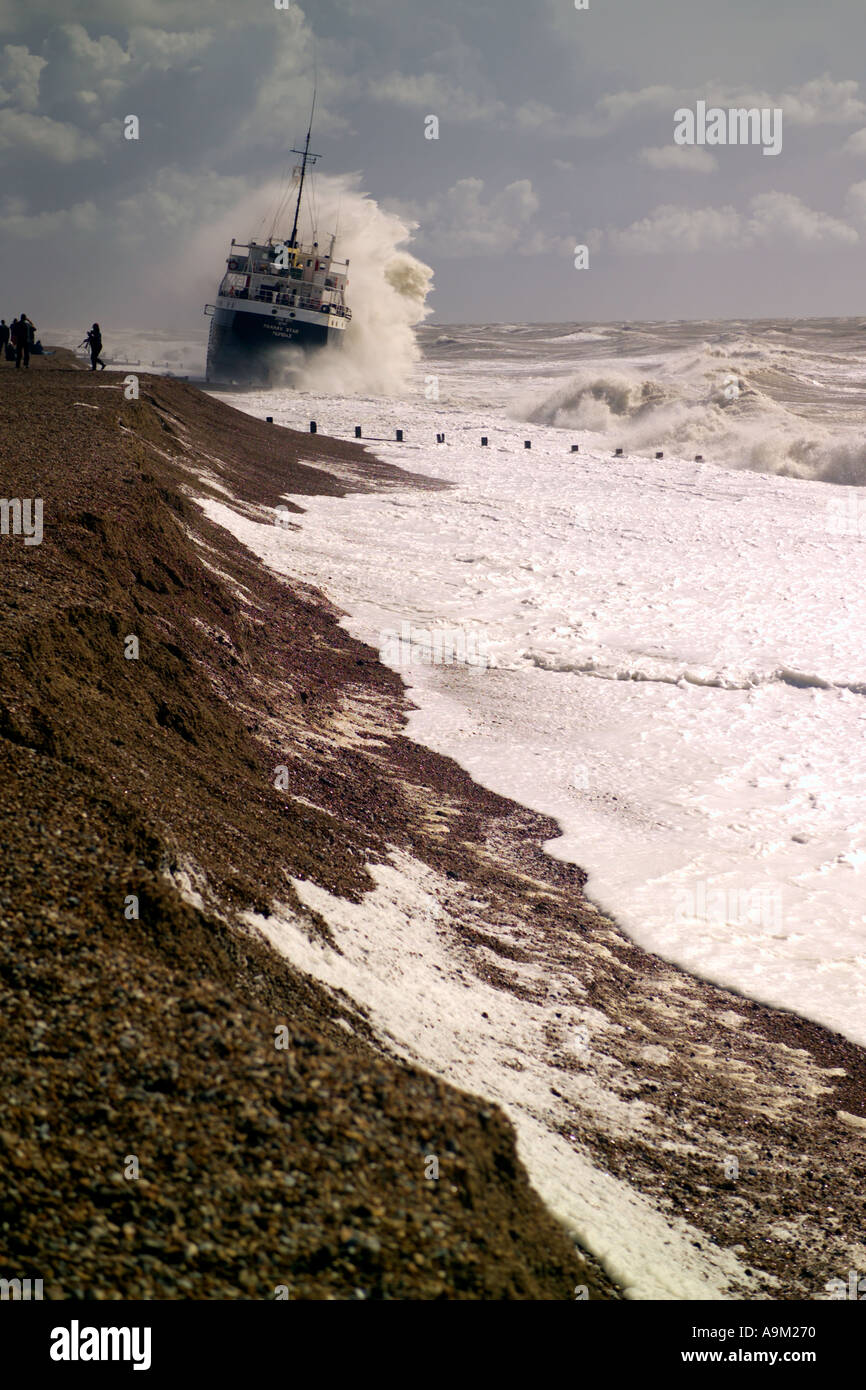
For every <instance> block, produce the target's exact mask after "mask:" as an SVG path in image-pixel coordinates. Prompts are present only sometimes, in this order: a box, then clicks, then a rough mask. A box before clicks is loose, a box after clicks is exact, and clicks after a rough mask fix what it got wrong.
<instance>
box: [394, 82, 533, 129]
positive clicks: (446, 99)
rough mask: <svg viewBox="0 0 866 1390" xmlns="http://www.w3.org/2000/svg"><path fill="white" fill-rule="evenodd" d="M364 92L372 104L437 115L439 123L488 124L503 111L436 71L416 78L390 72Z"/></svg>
mask: <svg viewBox="0 0 866 1390" xmlns="http://www.w3.org/2000/svg"><path fill="white" fill-rule="evenodd" d="M367 93H368V95H369V96H371V97H372V98H373V100H374V101H389V102H393V103H394V105H396V106H408V107H411V108H412V109H413V110H416V111H423V112H424V113H425V114H426V115H432V116H438V117H439V118H440V120H442V121H445V120H451V121H457V122H461V123H462V122H465V121H490V120H496V119H499V118H501V117H502V116H503V115H504V114H505V112H506V107H505V105H504V103H503V102H501V101H497V100H495V99H494V98H487V97H479V96H478V95H477V94H476V93H475V92H471V91H466V90H464V89H463V88H462V87H460V86H459V85H458V84H457V83H456V82H454V81H453V80H452V79H451V78H449V77H445V76H443V75H442V74H441V73H435V72H422V73H419V74H418V75H417V76H415V77H409V76H406V75H405V74H404V73H399V72H392V73H389V74H388V76H387V77H379V78H376V79H375V80H374V81H372V82H370V83H369V85H368V87H367Z"/></svg>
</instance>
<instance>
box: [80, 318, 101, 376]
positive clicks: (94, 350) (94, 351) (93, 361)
mask: <svg viewBox="0 0 866 1390" xmlns="http://www.w3.org/2000/svg"><path fill="white" fill-rule="evenodd" d="M84 341H85V343H86V344H87V347H88V349H89V351H90V370H91V371H92V372H95V371H96V366H97V363H98V364H99V366H100V367H101V368H102V370H103V371H105V363H104V362H103V361H102V358H101V357H100V355H99V354H100V353H101V352H102V333H101V332H100V329H99V324H98V323H95V324H94V325H93V327H92V328H91V330H90V332H89V333H88V334H87V336H86V338H85V339H84Z"/></svg>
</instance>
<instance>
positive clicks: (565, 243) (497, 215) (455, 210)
mask: <svg viewBox="0 0 866 1390" xmlns="http://www.w3.org/2000/svg"><path fill="white" fill-rule="evenodd" d="M538 209H539V200H538V195H537V194H536V192H535V190H534V189H533V187H532V184H531V183H530V181H529V179H516V180H515V181H514V182H513V183H509V184H508V185H507V186H506V187H505V188H503V189H501V190H500V191H499V192H498V193H490V192H488V190H487V189H486V187H485V184H484V180H483V179H478V178H466V179H459V180H458V181H457V183H455V184H453V185H452V186H451V188H449V189H448V191H447V192H446V193H445V194H444V195H443V196H442V197H439V198H435V199H432V200H431V201H430V202H429V203H426V204H421V205H418V204H413V205H406V206H402V205H401V206H400V207H399V211H400V213H401V215H403V216H404V217H410V218H411V219H412V220H413V221H414V222H416V223H417V224H418V226H419V228H420V232H419V240H423V242H424V243H425V244H429V245H431V246H434V247H435V250H436V252H437V254H438V255H440V256H472V255H479V254H482V253H487V254H489V255H499V254H501V253H502V252H505V251H510V252H513V253H516V254H518V255H523V256H538V255H549V254H551V253H559V252H562V253H563V254H565V252H570V251H571V248H572V245H573V241H572V240H570V239H566V238H563V237H557V236H554V235H551V234H550V233H548V232H547V231H545V230H544V229H542V228H540V227H536V226H534V225H533V221H534V218H535V216H536V214H537V212H538Z"/></svg>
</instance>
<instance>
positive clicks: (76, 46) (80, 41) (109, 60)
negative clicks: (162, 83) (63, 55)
mask: <svg viewBox="0 0 866 1390" xmlns="http://www.w3.org/2000/svg"><path fill="white" fill-rule="evenodd" d="M60 27H61V30H62V32H63V34H64V35H65V36H66V44H67V47H68V49H69V52H70V54H71V55H72V57H73V58H77V59H78V61H79V62H80V63H81V64H82V65H83V66H85V67H87V68H89V69H90V71H91V72H93V73H106V74H110V73H116V72H118V71H119V70H120V69H121V68H124V67H126V65H127V64H128V63H129V60H130V59H129V54H128V53H127V51H126V49H125V48H124V47H123V45H122V44H119V43H118V42H117V39H113V38H112V37H111V36H110V35H109V34H103V36H102V38H99V39H92V38H91V37H90V35H89V34H88V32H87V30H86V29H85V27H84V25H83V24H62V25H61V26H60Z"/></svg>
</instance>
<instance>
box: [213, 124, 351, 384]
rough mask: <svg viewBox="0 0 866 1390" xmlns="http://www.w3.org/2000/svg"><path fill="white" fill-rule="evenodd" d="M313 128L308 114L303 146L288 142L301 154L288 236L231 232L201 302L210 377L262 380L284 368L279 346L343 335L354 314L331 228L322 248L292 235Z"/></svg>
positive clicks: (314, 344)
mask: <svg viewBox="0 0 866 1390" xmlns="http://www.w3.org/2000/svg"><path fill="white" fill-rule="evenodd" d="M311 134H312V116H311V117H310V128H309V130H308V131H307V140H306V144H305V145H304V148H303V149H302V150H292V154H299V155H301V156H302V160H301V163H300V165H299V167H298V169H297V171H296V172H297V173H298V175H299V180H298V199H297V203H296V204H295V220H294V224H293V226H292V233H291V236H290V237H289V238H288V239H287V240H286V241H279V240H275V239H274V238H273V237H269V238H268V239H267V241H265V242H262V243H259V242H255V241H251V242H249V243H244V242H236V241H235V239H234V237H232V244H231V251H230V253H229V256H228V259H227V261H226V272H225V275H224V276H223V278H222V281H221V283H220V287H219V289H218V291H217V299H216V304H207V305H205V310H204V312H205V313H206V314H208V315H210V316H211V326H210V335H209V337H208V345H207V380H208V381H214V382H216V381H221V382H235V383H237V384H239V385H240V384H246V383H251V382H252V383H258V384H265V383H267V382H269V381H272V380H274V379H276V378H277V377H278V376H279V375H280V373H281V371H282V368H283V365H284V363H285V357H284V356H283V355H282V354H281V353H280V351H279V349H280V348H284V347H286V346H287V345H288V346H293V347H298V348H301V349H304V350H307V351H308V350H310V349H318V348H322V347H324V346H325V345H326V344H327V343H333V342H341V341H342V337H343V333H344V332H345V330H346V328H347V326H348V324H349V320H350V319H351V317H352V311H351V310H350V309H349V308H348V307H347V305H346V300H345V294H346V285H347V283H348V279H347V277H348V270H349V262H348V261H335V260H334V243H335V241H336V235H333V236H332V237H331V240H330V245H329V247H328V250H327V251H322V250H320V248H319V243H318V242H317V241H313V242H311V243H310V244H308V245H304V244H302V243H300V242H299V241H298V218H299V216H300V211H301V196H302V194H303V191H304V178H305V176H306V172H307V166H308V165H309V164H312V163H314V161H315V160H316V159H318V158H319V156H318V155H315V154H310V136H311Z"/></svg>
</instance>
